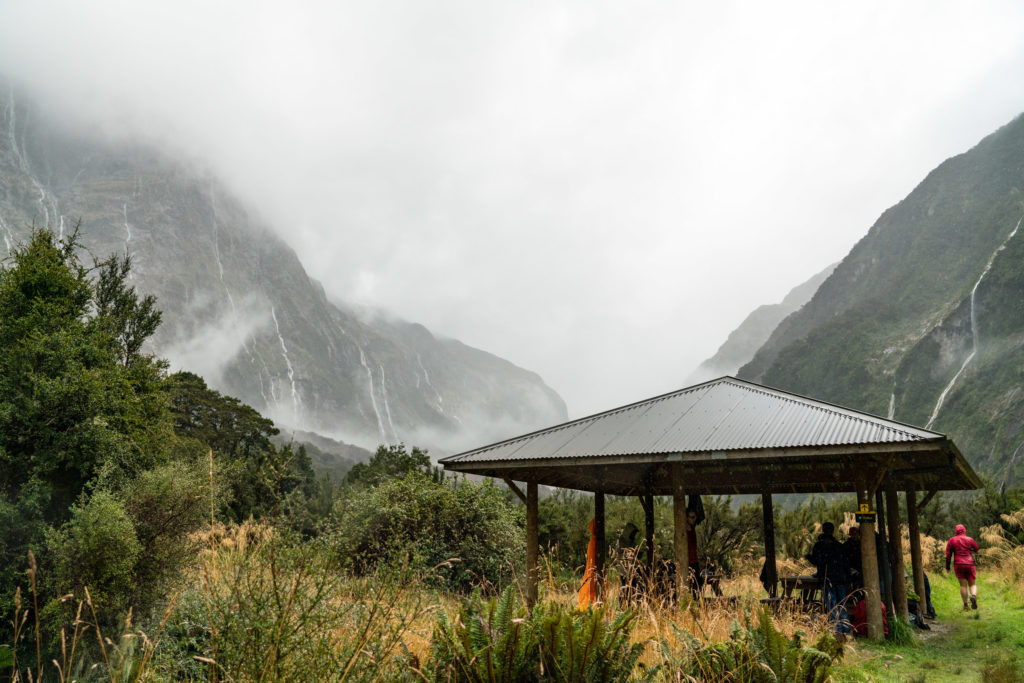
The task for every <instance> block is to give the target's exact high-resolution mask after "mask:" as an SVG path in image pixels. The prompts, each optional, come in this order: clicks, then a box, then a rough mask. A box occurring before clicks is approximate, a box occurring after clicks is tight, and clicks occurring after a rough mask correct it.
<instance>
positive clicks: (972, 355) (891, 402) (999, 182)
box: [740, 117, 1024, 485]
mask: <svg viewBox="0 0 1024 683" xmlns="http://www.w3.org/2000/svg"><path fill="white" fill-rule="evenodd" d="M1022 219H1024V117H1018V118H1017V119H1016V120H1014V121H1013V122H1011V123H1010V124H1008V125H1007V126H1005V127H1003V128H1001V129H1000V130H999V131H997V132H995V133H994V134H992V135H990V136H989V137H987V138H985V139H984V140H983V141H982V142H981V143H979V144H978V145H977V146H976V147H975V148H973V149H972V150H970V151H968V152H966V153H964V154H962V155H959V156H957V157H954V158H952V159H949V160H947V161H946V162H944V163H943V164H941V165H940V166H939V167H938V168H936V169H935V170H934V171H933V172H932V173H930V174H929V175H928V177H927V178H925V180H924V181H923V182H922V183H921V184H920V185H919V186H918V187H917V188H915V189H914V191H913V192H912V193H911V194H910V195H909V196H908V197H907V198H906V199H904V200H903V201H902V202H900V203H899V204H897V205H896V206H894V207H892V208H891V209H889V210H888V211H886V212H885V213H884V214H883V215H882V216H881V217H880V218H879V219H878V221H877V222H876V223H875V225H874V226H872V228H871V229H870V231H869V232H868V234H867V235H866V236H865V237H864V238H863V239H862V240H861V241H860V242H859V243H858V244H857V245H856V246H855V247H854V249H853V250H852V251H851V252H850V254H849V255H848V256H847V257H846V258H845V259H844V260H843V261H842V262H841V263H840V264H839V266H838V267H837V268H836V270H835V272H834V273H833V274H832V275H831V277H829V278H828V279H827V280H826V281H825V282H824V283H823V284H822V285H821V287H820V288H819V289H818V291H817V293H816V294H815V295H814V297H813V299H812V300H811V301H810V302H809V303H808V304H807V305H806V306H804V307H803V308H802V309H801V310H800V311H798V312H797V313H794V314H793V315H791V316H789V317H788V318H786V319H785V320H784V321H783V322H782V323H781V324H780V325H779V326H778V327H777V328H776V329H775V331H774V332H773V333H772V336H771V337H770V338H769V339H768V341H767V342H766V343H765V344H764V346H762V347H761V349H759V350H758V352H757V354H756V355H755V357H754V358H753V359H752V360H751V362H750V363H748V364H747V365H746V366H744V367H743V368H742V369H741V370H740V376H742V377H745V378H747V379H753V380H758V381H763V382H764V383H766V384H769V385H773V386H778V387H780V388H785V389H788V390H791V391H796V392H799V393H803V394H807V395H810V396H815V397H818V398H822V399H826V400H831V401H835V402H837V403H841V404H844V405H848V406H850V407H853V408H859V409H862V410H867V411H870V412H873V413H876V414H879V415H883V416H884V415H888V416H891V417H894V418H895V419H897V420H901V421H904V422H908V423H912V424H916V425H921V426H928V427H930V428H932V429H935V430H937V431H941V432H945V433H948V434H949V435H951V436H952V437H953V438H954V439H955V440H956V442H957V443H958V445H959V446H960V447H961V449H962V450H963V451H964V454H965V455H966V456H967V458H968V459H969V460H970V461H971V462H972V464H974V465H975V466H976V467H978V468H979V470H981V471H982V472H984V473H986V474H988V475H990V476H993V477H995V478H996V479H998V480H1000V481H1001V482H1003V483H1008V484H1017V485H1019V484H1020V483H1022V476H1024V469H1022V468H1021V466H1020V463H1021V458H1020V457H1019V456H1020V452H1021V450H1022V447H1024V427H1022V425H1024V230H1021V228H1022V227H1024V226H1022Z"/></svg>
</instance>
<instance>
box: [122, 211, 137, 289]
mask: <svg viewBox="0 0 1024 683" xmlns="http://www.w3.org/2000/svg"><path fill="white" fill-rule="evenodd" d="M121 214H122V215H123V216H124V253H125V255H126V256H129V257H130V256H131V255H132V252H131V241H132V229H131V226H129V225H128V202H125V203H124V204H122V205H121ZM133 271H134V269H132V270H129V271H128V279H129V280H134V279H135V273H134V272H133Z"/></svg>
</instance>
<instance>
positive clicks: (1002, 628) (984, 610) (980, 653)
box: [837, 572, 1024, 683]
mask: <svg viewBox="0 0 1024 683" xmlns="http://www.w3.org/2000/svg"><path fill="white" fill-rule="evenodd" d="M931 578H932V603H933V604H934V605H935V611H936V612H937V613H938V615H939V618H938V619H937V620H936V621H934V622H929V623H930V625H931V626H932V631H930V632H927V631H915V634H916V636H917V638H916V641H917V642H916V643H915V644H914V645H913V646H904V647H897V646H892V645H888V644H885V643H882V644H868V643H865V642H863V641H858V642H856V643H855V644H854V645H853V646H851V648H850V650H849V652H848V654H847V656H846V659H845V662H844V664H843V666H842V667H840V669H839V671H838V672H837V678H838V679H839V680H849V681H927V682H928V683H932V682H933V681H934V682H941V681H992V682H1002V681H1007V682H1009V681H1024V597H1022V596H1021V594H1020V589H1019V587H1014V586H1013V585H1011V584H1009V583H1007V582H1004V581H1003V580H1002V579H1001V578H1000V577H998V576H992V575H991V574H986V573H984V572H982V573H981V575H980V576H979V581H978V602H979V609H978V611H977V612H964V611H963V606H962V603H961V601H960V587H959V584H958V583H957V581H956V579H955V578H954V577H953V575H952V574H939V575H935V576H932V577H931Z"/></svg>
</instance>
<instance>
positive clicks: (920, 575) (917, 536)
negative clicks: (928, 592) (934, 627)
mask: <svg viewBox="0 0 1024 683" xmlns="http://www.w3.org/2000/svg"><path fill="white" fill-rule="evenodd" d="M906 495H907V528H908V529H909V531H910V568H911V570H912V571H913V572H914V592H915V593H917V597H918V603H917V604H918V606H919V608H920V611H921V614H925V613H926V612H927V611H928V603H927V602H926V601H925V597H924V565H923V564H922V562H921V525H920V522H919V521H918V519H917V491H915V490H914V489H913V488H908V489H907V492H906Z"/></svg>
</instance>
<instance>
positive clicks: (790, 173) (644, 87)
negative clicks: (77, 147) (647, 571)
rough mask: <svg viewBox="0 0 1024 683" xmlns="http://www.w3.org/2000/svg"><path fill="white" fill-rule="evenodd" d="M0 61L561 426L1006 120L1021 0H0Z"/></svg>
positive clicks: (694, 341)
mask: <svg viewBox="0 0 1024 683" xmlns="http://www.w3.org/2000/svg"><path fill="white" fill-rule="evenodd" d="M0 71H2V72H5V73H7V74H8V75H10V76H13V77H15V78H16V79H18V80H19V81H22V82H23V84H28V85H30V86H32V87H33V88H35V89H37V90H38V91H39V93H40V94H41V95H43V96H45V97H46V98H47V101H48V102H49V103H50V104H49V106H51V107H54V108H59V109H60V110H63V111H65V112H67V113H68V114H69V115H70V116H74V117H76V118H77V119H79V120H80V121H82V122H85V123H86V124H87V125H91V126H95V127H98V128H102V129H103V130H104V131H107V132H111V133H115V134H138V135H143V136H144V137H146V138H147V139H148V140H150V141H152V142H155V143H158V144H160V145H162V146H165V147H166V148H167V149H169V150H173V151H174V152H175V153H177V154H179V155H183V156H185V157H187V158H189V159H192V160H195V161H196V162H198V163H201V164H203V165H206V166H208V167H210V168H211V169H213V170H214V171H215V172H217V173H218V174H220V175H221V176H222V177H223V178H224V179H225V180H226V181H227V182H228V184H229V185H230V186H231V187H232V188H233V189H234V190H235V191H236V192H237V193H238V194H239V195H240V196H241V197H242V198H243V199H244V200H246V201H248V202H249V203H250V204H251V205H252V206H254V207H256V208H258V209H259V210H260V211H261V212H262V213H263V215H264V216H265V217H266V218H267V219H268V221H270V222H271V223H272V225H273V226H275V227H276V228H277V229H278V230H279V232H280V234H281V235H282V236H283V237H284V238H285V239H286V240H287V241H288V242H289V243H290V244H291V245H292V246H293V247H294V248H295V249H296V250H297V251H298V253H299V256H300V258H301V259H302V261H303V262H304V264H305V265H306V267H307V270H308V271H309V272H310V274H311V275H312V276H313V277H315V278H317V279H319V280H320V281H322V282H323V283H324V285H325V287H326V288H327V290H328V292H330V293H331V294H333V295H335V296H337V297H339V298H342V299H345V300H348V301H354V302H359V303H363V304H370V305H374V306H379V307H383V308H385V309H388V310H390V311H393V312H395V313H397V314H399V315H401V316H402V317H405V318H407V319H410V320H415V321H419V322H422V323H424V324H425V325H427V326H428V327H429V328H431V329H432V330H433V331H435V333H439V334H443V335H446V336H452V337H456V338H458V339H461V340H462V341H465V342H467V343H469V344H472V345H475V346H478V347H480V348H483V349H486V350H488V351H491V352H493V353H496V354H498V355H501V356H503V357H505V358H508V359H510V360H512V361H513V362H516V363H518V364H520V365H522V366H524V367H527V368H529V369H532V370H535V371H536V372H538V373H540V374H541V376H542V377H543V378H544V379H545V380H546V381H547V382H548V383H549V384H550V385H551V386H552V387H554V388H555V389H556V390H557V391H559V392H560V393H561V394H562V396H563V397H564V398H565V399H566V401H567V403H568V404H569V411H570V415H572V416H580V415H583V414H587V413H590V412H594V411H597V410H602V409H605V408H610V407H614V406H617V405H620V404H624V403H627V402H630V401H634V400H639V399H642V398H646V397H649V396H652V395H655V394H658V393H662V392H665V391H670V390H673V389H677V388H680V387H681V386H682V384H683V382H684V380H685V378H686V377H687V375H688V374H689V373H690V372H691V370H693V369H694V367H695V366H696V365H697V364H698V363H700V361H701V360H703V359H704V358H706V357H708V356H710V355H711V354H712V353H714V351H715V350H716V349H717V347H718V346H719V345H720V344H721V343H722V341H724V339H725V337H726V335H727V334H728V333H729V331H731V330H732V329H733V328H734V327H735V326H736V325H737V324H738V323H739V322H740V321H741V320H742V319H743V318H744V316H745V315H746V314H747V313H748V312H749V311H750V310H751V309H753V308H754V307H755V306H757V305H759V304H762V303H772V302H775V301H778V300H780V299H781V298H782V297H783V296H784V295H785V294H786V292H787V291H788V290H789V289H790V288H791V287H793V286H795V285H796V284H798V283H800V282H802V281H803V280H805V279H807V278H808V277H810V276H811V275H813V274H814V273H816V272H818V271H819V270H821V269H822V268H823V267H825V266H826V265H827V264H829V263H832V262H834V261H837V260H839V259H841V258H842V257H843V256H844V255H845V254H846V253H847V252H848V251H849V249H850V248H851V247H852V246H853V245H854V243H855V242H856V241H857V240H858V239H860V238H861V237H862V236H863V235H864V234H865V233H866V232H867V229H868V228H869V227H870V226H871V224H872V223H873V222H874V221H875V219H876V218H877V217H878V216H879V214H880V213H881V212H882V211H883V210H885V209H886V208H887V207H888V206H890V205H892V204H894V203H895V202H897V201H899V200H900V199H901V198H902V197H904V196H905V195H906V194H907V193H908V192H909V191H910V190H911V189H913V187H914V186H915V185H916V184H917V183H918V182H920V181H921V180H922V179H923V178H924V176H925V175H926V174H927V172H928V171H929V170H931V169H932V168H933V167H934V166H936V165H937V164H938V163H940V162H941V161H942V160H943V159H945V158H947V157H949V156H951V155H953V154H957V153H959V152H962V151H965V150H966V149H968V148H969V147H971V146H973V145H974V144H975V143H976V142H978V141H979V140H980V139H981V138H982V137H983V136H985V135H987V134H988V133H990V132H992V131H994V130H995V129H996V128H998V127H999V126H1001V125H1003V124H1005V123H1007V122H1008V121H1009V120H1010V119H1012V118H1013V117H1014V116H1016V115H1017V114H1019V113H1021V112H1022V111H1024V3H1019V2H1013V1H1004V2H983V3H967V2H963V1H962V0H958V1H949V2H941V1H932V0H929V1H923V0H920V1H915V2H897V3H893V2H881V1H880V2H856V3H838V2H827V1H822V0H813V1H808V2H777V3H760V2H747V3H738V2H714V3H693V2H647V1H636V2H619V3H612V2H604V1H600V0H588V1H579V2H555V1H552V0H544V1H537V2H529V1H528V2H500V3H499V2H484V1H481V0H466V1H465V2H457V1H449V0H434V1H432V2H414V1H409V2H400V1H395V0H383V1H380V0H372V1H370V2H326V1H325V2H319V1H307V2H270V1H259V0H255V1H254V0H225V1H221V2H211V1H209V0H203V1H199V0H176V2H173V3H172V2H161V3H157V2H129V1H127V0H124V1H121V2H113V1H108V0H89V1H88V2H82V1H81V0H78V1H75V2H72V1H70V0H67V1H43V0H0Z"/></svg>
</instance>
